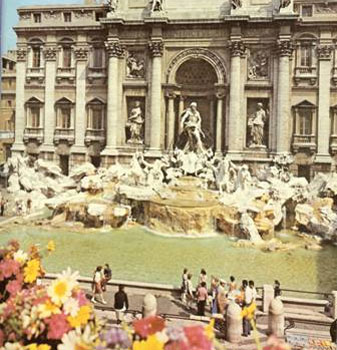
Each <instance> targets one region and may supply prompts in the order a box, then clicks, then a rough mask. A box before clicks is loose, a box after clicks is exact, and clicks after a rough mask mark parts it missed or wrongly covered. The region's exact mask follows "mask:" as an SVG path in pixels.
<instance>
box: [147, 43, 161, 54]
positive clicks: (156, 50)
mask: <svg viewBox="0 0 337 350" xmlns="http://www.w3.org/2000/svg"><path fill="white" fill-rule="evenodd" d="M149 49H150V51H151V54H152V56H153V57H161V56H162V55H163V49H164V44H163V42H162V41H151V42H150V43H149Z"/></svg>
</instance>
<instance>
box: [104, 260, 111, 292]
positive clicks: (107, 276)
mask: <svg viewBox="0 0 337 350" xmlns="http://www.w3.org/2000/svg"><path fill="white" fill-rule="evenodd" d="M103 276H104V277H103V279H102V290H103V292H105V291H106V285H107V284H108V282H109V281H110V280H111V277H112V271H111V269H110V266H109V264H105V266H104V269H103Z"/></svg>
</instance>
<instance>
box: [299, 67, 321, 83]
mask: <svg viewBox="0 0 337 350" xmlns="http://www.w3.org/2000/svg"><path fill="white" fill-rule="evenodd" d="M294 81H295V84H296V85H298V84H299V83H300V82H301V81H309V83H310V85H315V84H316V82H317V67H296V68H295V76H294Z"/></svg>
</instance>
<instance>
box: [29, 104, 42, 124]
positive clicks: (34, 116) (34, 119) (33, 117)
mask: <svg viewBox="0 0 337 350" xmlns="http://www.w3.org/2000/svg"><path fill="white" fill-rule="evenodd" d="M27 126H28V127H31V128H38V127H39V126H40V107H39V106H31V107H29V119H28V125H27Z"/></svg>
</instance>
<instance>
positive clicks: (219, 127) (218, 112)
mask: <svg viewBox="0 0 337 350" xmlns="http://www.w3.org/2000/svg"><path fill="white" fill-rule="evenodd" d="M224 97H225V95H223V94H220V93H218V94H217V95H216V98H217V108H216V136H215V137H216V143H215V152H216V153H218V154H221V153H222V129H223V127H222V120H223V99H224Z"/></svg>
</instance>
